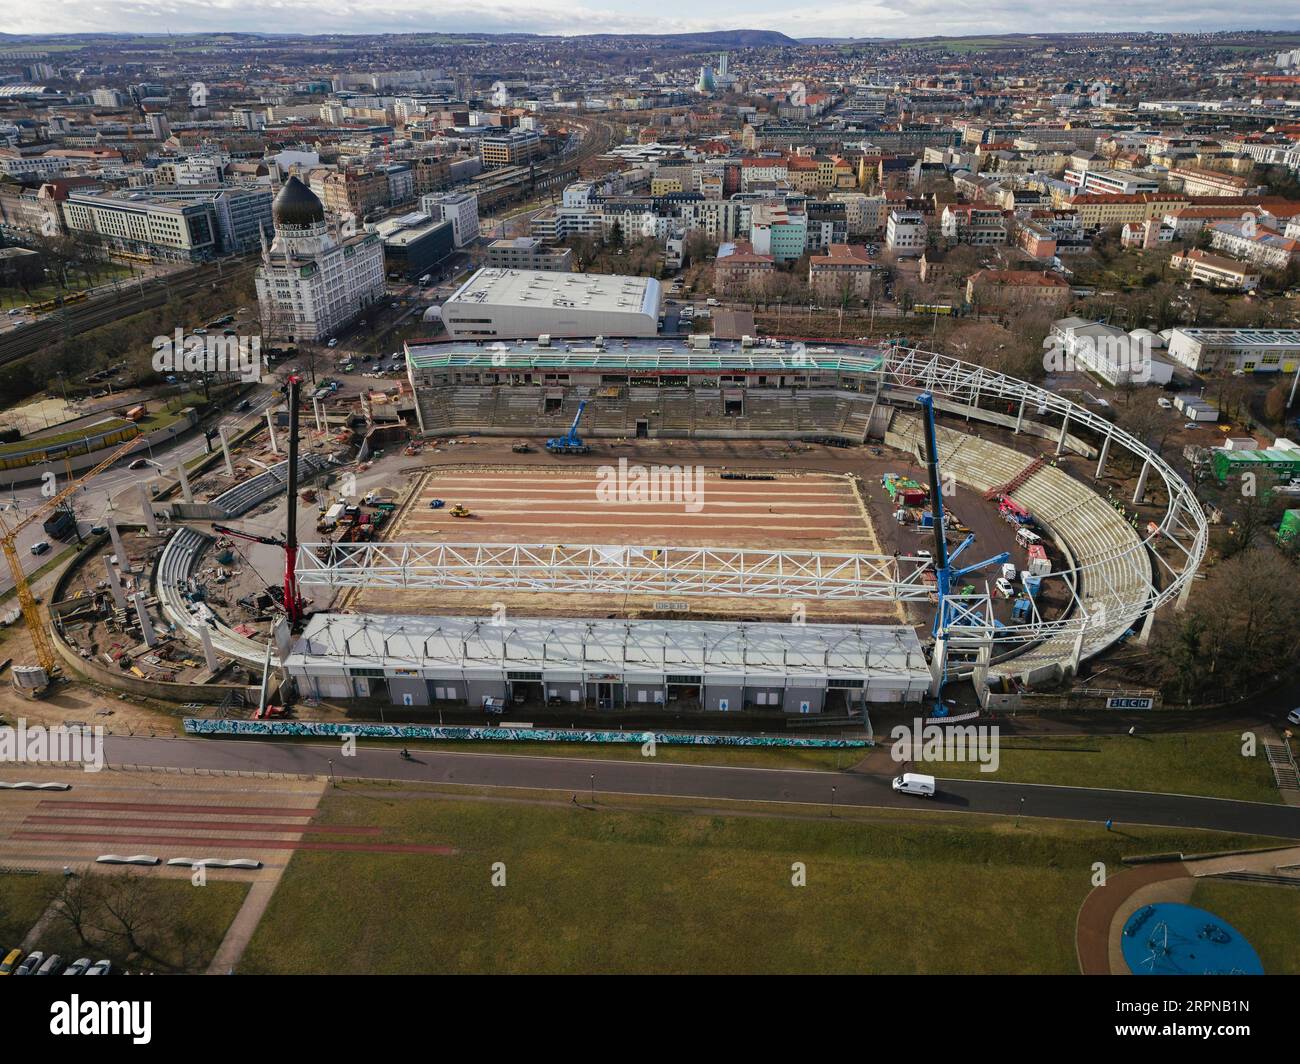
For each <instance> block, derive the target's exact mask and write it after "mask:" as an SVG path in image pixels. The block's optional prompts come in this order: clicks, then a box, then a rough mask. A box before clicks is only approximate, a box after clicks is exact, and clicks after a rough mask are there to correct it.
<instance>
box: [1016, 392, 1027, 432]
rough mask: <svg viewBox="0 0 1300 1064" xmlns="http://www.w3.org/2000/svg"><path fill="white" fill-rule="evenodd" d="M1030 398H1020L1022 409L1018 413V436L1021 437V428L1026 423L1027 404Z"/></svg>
mask: <svg viewBox="0 0 1300 1064" xmlns="http://www.w3.org/2000/svg"><path fill="white" fill-rule="evenodd" d="M1027 399H1028V396H1024V395H1022V396H1021V397H1020V409H1019V410H1018V411H1017V412H1016V435H1017V436H1019V435H1020V426H1021V425H1023V424H1024V423H1025V402H1026V400H1027Z"/></svg>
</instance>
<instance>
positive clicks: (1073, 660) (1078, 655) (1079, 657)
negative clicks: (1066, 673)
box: [1070, 628, 1083, 676]
mask: <svg viewBox="0 0 1300 1064" xmlns="http://www.w3.org/2000/svg"><path fill="white" fill-rule="evenodd" d="M1082 661H1083V629H1082V628H1080V629H1079V634H1078V635H1077V636H1075V637H1074V650H1073V651H1071V653H1070V675H1071V676H1078V675H1079V665H1080V664H1081V663H1082Z"/></svg>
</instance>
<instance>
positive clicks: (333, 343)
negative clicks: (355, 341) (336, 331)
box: [325, 337, 339, 347]
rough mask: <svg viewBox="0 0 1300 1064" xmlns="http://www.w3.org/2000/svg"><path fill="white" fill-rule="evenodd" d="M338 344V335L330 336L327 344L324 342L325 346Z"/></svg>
mask: <svg viewBox="0 0 1300 1064" xmlns="http://www.w3.org/2000/svg"><path fill="white" fill-rule="evenodd" d="M338 345H339V341H338V337H331V338H330V342H329V343H328V344H326V345H325V346H326V347H338Z"/></svg>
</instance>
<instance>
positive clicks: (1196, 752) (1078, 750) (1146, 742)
mask: <svg viewBox="0 0 1300 1064" xmlns="http://www.w3.org/2000/svg"><path fill="white" fill-rule="evenodd" d="M1256 749H1257V750H1258V753H1257V756H1255V757H1242V756H1241V735H1240V733H1238V732H1189V733H1187V734H1182V735H1141V736H1136V737H1130V736H1127V735H1089V736H1082V737H1074V736H1071V737H1067V738H1060V739H1052V738H1025V739H1003V740H1002V742H1001V746H1000V752H1001V757H1000V763H999V765H998V771H997V772H993V773H982V772H980V770H979V765H978V764H976V763H975V762H973V761H972V762H955V761H948V762H942V763H931V767H932V770H933V772H934V775H936V776H947V777H949V778H952V779H986V780H1009V781H1013V782H1016V783H1054V784H1058V785H1060V786H1065V787H1113V788H1117V789H1120V790H1129V791H1156V792H1159V793H1163V794H1197V795H1204V796H1206V797H1209V798H1239V799H1243V800H1245V801H1252V802H1278V801H1280V800H1281V799H1280V797H1279V795H1278V791H1277V787H1275V786H1274V785H1273V773H1272V772H1271V771H1270V770H1269V767H1268V762H1267V761H1265V760H1264V751H1263V748H1262V747H1257V748H1256ZM926 771H930V769H927V770H926Z"/></svg>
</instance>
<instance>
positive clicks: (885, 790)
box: [105, 736, 1300, 839]
mask: <svg viewBox="0 0 1300 1064" xmlns="http://www.w3.org/2000/svg"><path fill="white" fill-rule="evenodd" d="M105 755H106V759H107V761H108V762H109V763H110V764H136V765H155V766H167V767H184V768H208V769H218V770H221V769H225V770H235V769H242V770H244V771H249V770H257V771H260V772H264V771H272V772H302V773H311V774H314V775H325V774H327V773H328V772H329V771H330V770H331V762H332V769H333V772H334V773H335V775H336V776H339V777H341V778H346V777H349V776H360V777H367V778H372V779H393V780H410V781H423V782H428V783H455V784H462V785H465V786H485V787H530V788H539V789H543V790H557V791H569V792H571V793H576V794H579V795H583V796H585V795H586V794H587V793H588V792H589V790H590V789H591V787H592V779H591V777H592V776H593V775H594V776H595V789H596V792H597V796H599V794H600V793H601V792H605V793H617V794H644V795H659V796H671V797H683V798H700V799H734V800H743V801H751V802H791V803H795V804H798V805H813V806H824V807H827V809H828V811H829V806H830V802H831V787H832V786H833V787H834V788H835V804H836V805H837V806H844V805H851V806H861V807H892V808H907V809H915V808H916V807H917V804H918V802H921V800H920V799H915V798H904V797H900V796H898V795H896V794H894V792H893V791H892V790H891V789H890V785H889V780H888V779H887V778H886V777H883V776H871V775H864V774H861V773H856V772H840V773H828V772H804V771H793V770H787V769H759V768H728V767H719V766H706V765H680V764H678V765H670V764H665V763H663V762H654V761H651V760H646V761H644V762H635V761H607V760H600V759H581V758H571V757H539V756H518V755H508V754H480V753H444V752H441V751H439V752H434V751H417V752H415V753H414V754H413V757H414V760H413V761H409V762H408V761H404V760H402V758H401V756H400V755H399V753H398V751H396V750H392V749H387V748H378V747H364V746H363V747H361V748H360V749H359V750H358V751H357V753H356V755H355V756H354V757H343V756H341V752H340V747H339V746H338V745H337V744H317V743H263V742H257V741H252V740H223V739H145V738H138V737H137V738H128V737H126V736H110V737H108V739H107V740H106V747H105ZM939 790H940V794H939V796H938V797H937V798H936V799H934V801H933V802H931V803H929V804H928V805H926V806H925V807H926V808H929V809H934V810H942V811H948V812H969V813H997V814H1004V815H1008V814H1009V815H1015V814H1016V813H1017V812H1021V813H1022V814H1023V815H1024V816H1027V817H1049V818H1053V819H1061V820H1087V821H1092V822H1093V823H1097V824H1100V823H1104V822H1105V821H1106V820H1107V819H1108V818H1110V819H1113V820H1114V821H1115V824H1116V827H1117V829H1118V830H1121V831H1122V830H1123V828H1124V825H1125V824H1153V825H1160V826H1165V827H1185V828H1205V829H1209V830H1214V831H1230V832H1241V833H1250V834H1258V835H1272V836H1277V837H1280V838H1288V839H1297V838H1300V808H1292V807H1289V806H1282V805H1277V806H1274V805H1265V804H1262V803H1257V802H1234V801H1224V800H1220V799H1215V798H1193V797H1186V796H1181V795H1164V794H1144V793H1141V792H1136V791H1104V790H1093V789H1090V788H1080V787H1042V786H1032V785H1022V784H1008V783H990V782H984V781H968V780H953V781H943V782H941V784H940V787H939ZM1022 797H1023V798H1024V799H1025V801H1024V805H1023V809H1022V808H1021V802H1020V799H1021V798H1022ZM923 804H924V803H923Z"/></svg>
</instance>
